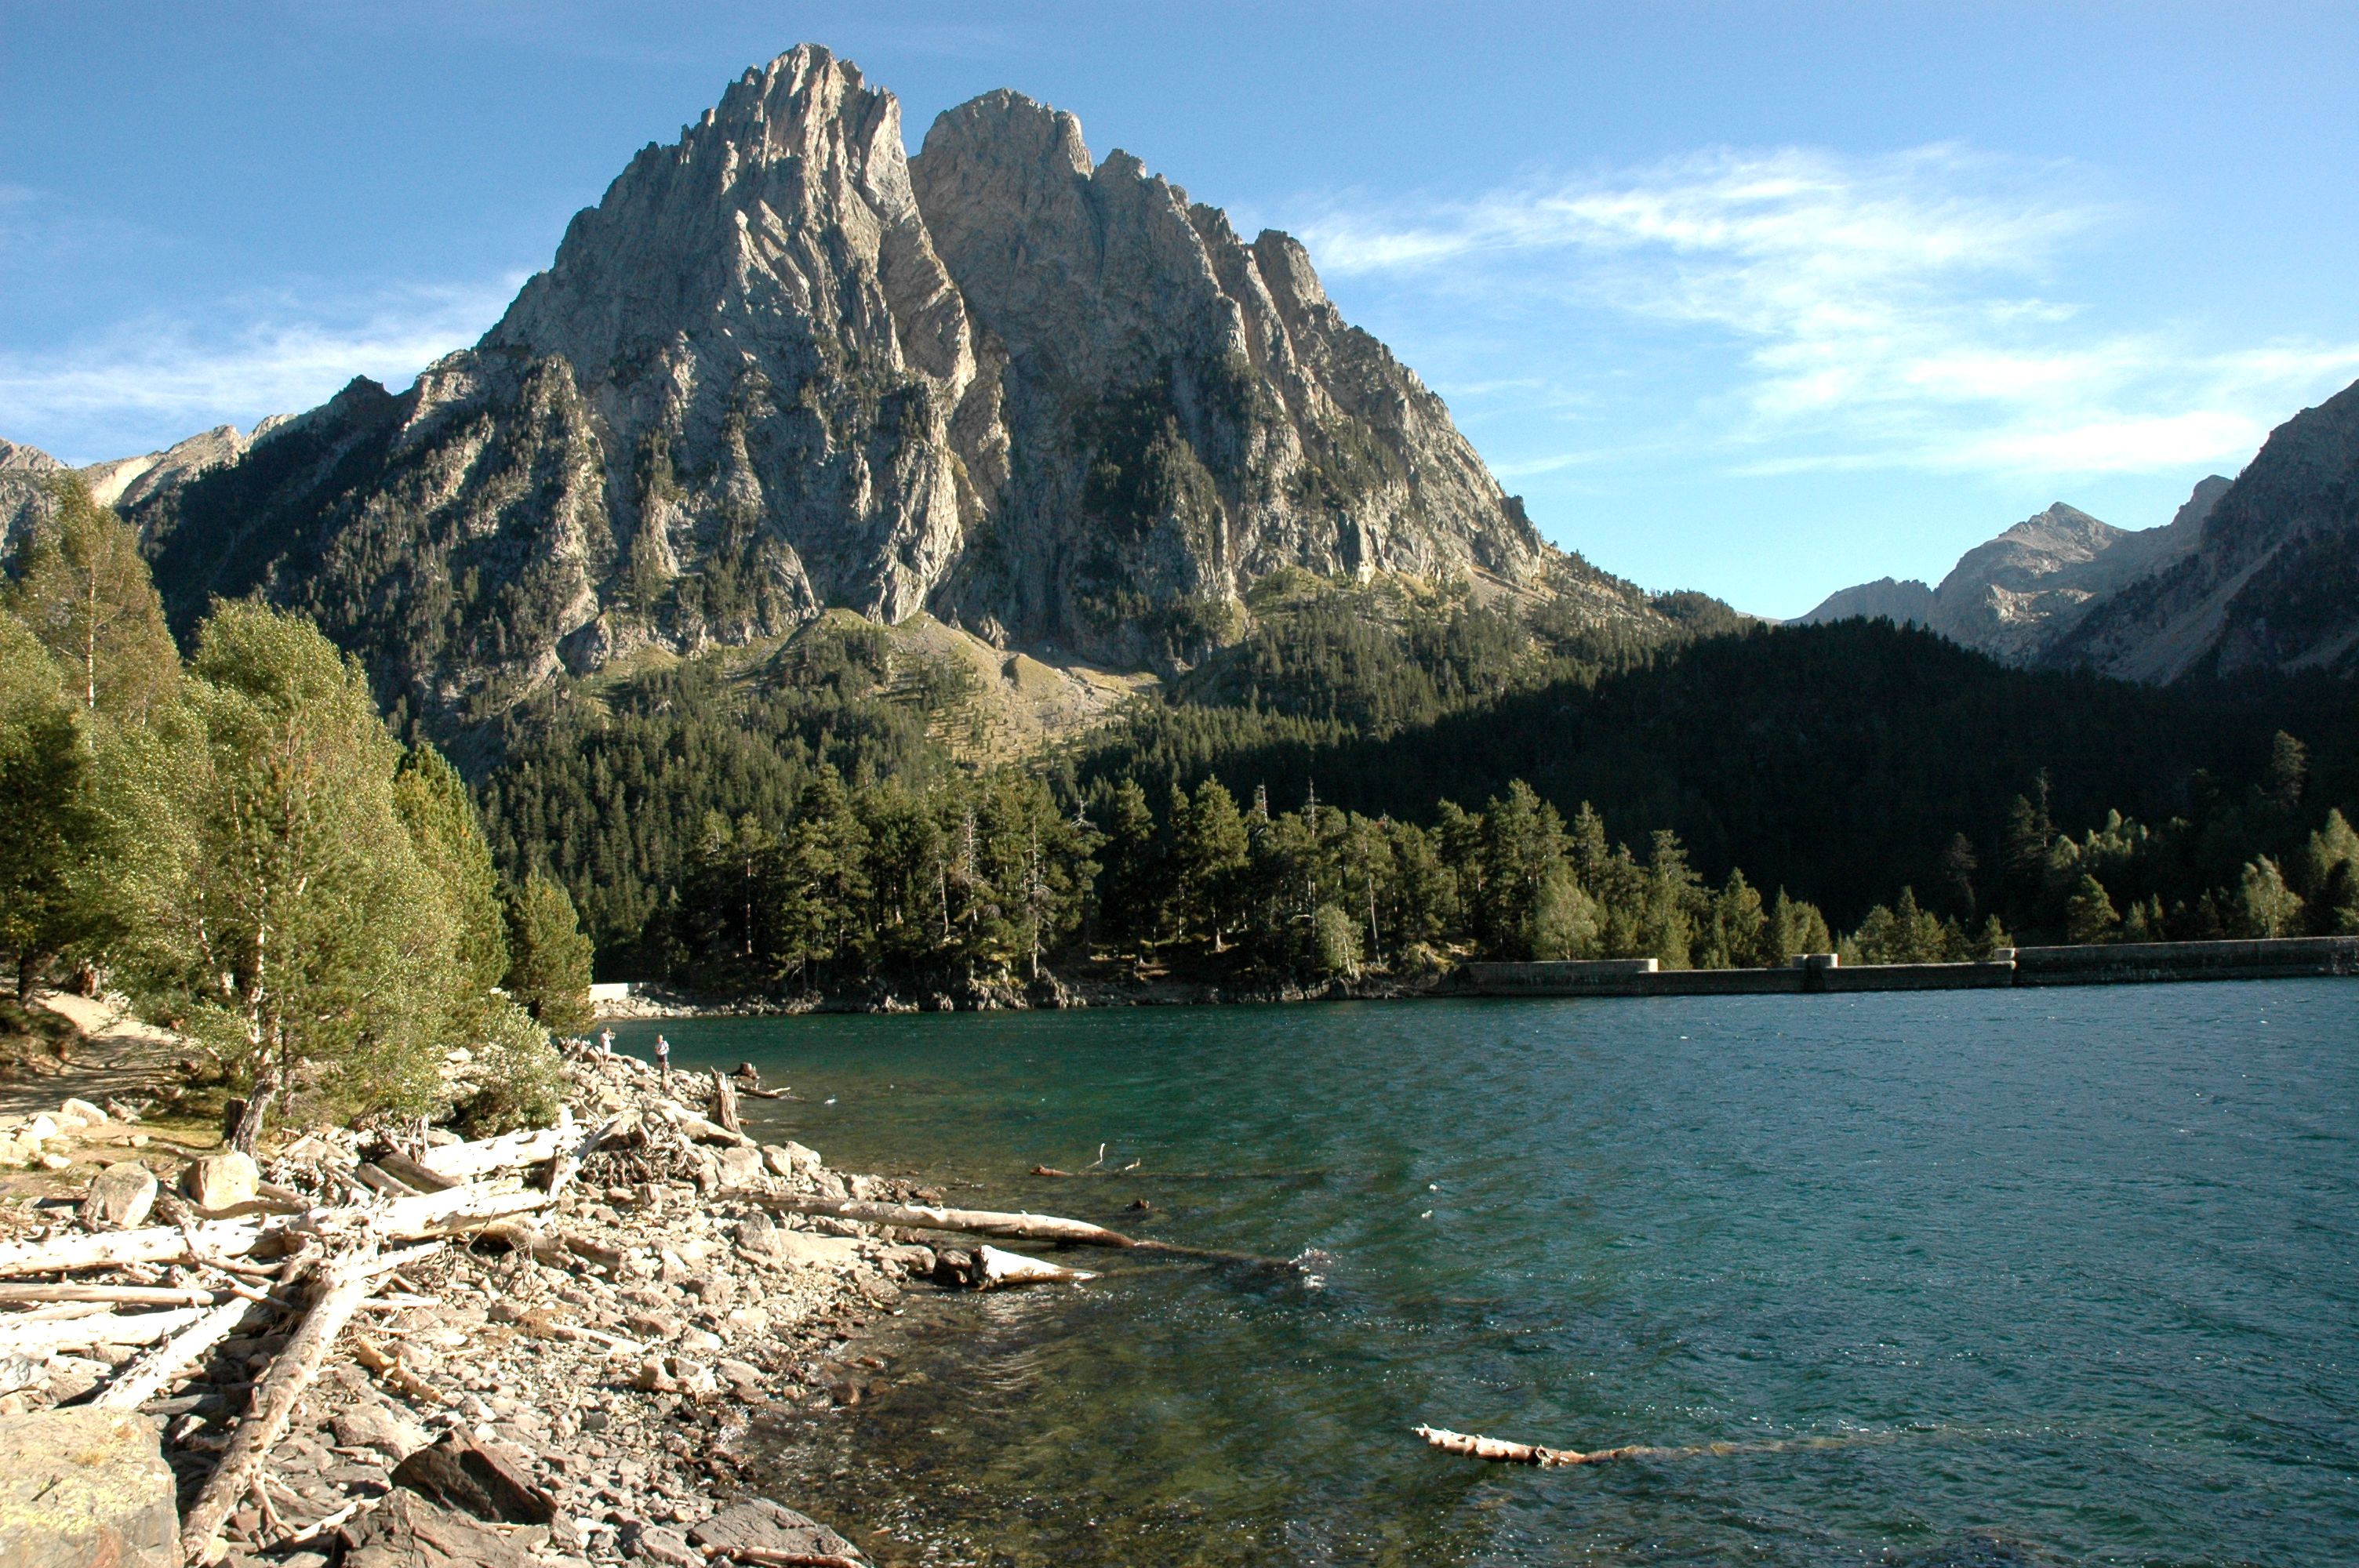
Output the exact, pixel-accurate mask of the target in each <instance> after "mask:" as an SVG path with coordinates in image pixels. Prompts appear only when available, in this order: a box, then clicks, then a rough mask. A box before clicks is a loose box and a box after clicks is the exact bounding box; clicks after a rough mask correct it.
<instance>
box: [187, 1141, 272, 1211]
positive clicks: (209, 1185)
mask: <svg viewBox="0 0 2359 1568" xmlns="http://www.w3.org/2000/svg"><path fill="white" fill-rule="evenodd" d="M261 1180H262V1172H261V1171H260V1170H259V1169H258V1168H257V1167H256V1166H255V1163H254V1157H253V1156H252V1155H250V1154H247V1153H245V1152H242V1151H240V1150H236V1149H232V1150H229V1151H227V1152H224V1153H220V1154H208V1155H206V1156H205V1157H204V1158H203V1159H201V1160H199V1161H197V1162H195V1163H194V1164H192V1165H190V1167H189V1172H188V1174H187V1176H186V1177H184V1178H183V1179H182V1184H183V1185H184V1186H186V1188H187V1189H188V1194H189V1201H190V1203H193V1204H195V1205H196V1206H198V1207H199V1208H201V1209H206V1210H211V1211H216V1212H217V1211H219V1210H222V1209H225V1208H235V1207H236V1206H238V1205H240V1204H243V1203H251V1202H253V1201H254V1194H255V1186H256V1185H257V1184H259V1183H260V1182H261Z"/></svg>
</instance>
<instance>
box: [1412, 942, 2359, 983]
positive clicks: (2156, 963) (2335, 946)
mask: <svg viewBox="0 0 2359 1568" xmlns="http://www.w3.org/2000/svg"><path fill="white" fill-rule="evenodd" d="M2321 975H2350V976H2359V936H2283V937H2273V938H2267V939H2258V938H2256V939H2254V940H2250V941H2240V942H2116V943H2104V944H2097V945H2092V946H2072V947H2001V948H1997V949H1995V951H1993V953H1992V954H1991V956H1990V957H1988V958H1987V959H1985V960H1984V961H1982V962H1980V963H1972V964H1849V965H1846V964H1843V963H1840V962H1838V961H1837V959H1836V957H1835V955H1833V954H1832V953H1808V954H1804V955H1802V956H1800V957H1797V958H1796V959H1795V960H1794V961H1793V962H1792V963H1791V964H1788V966H1787V967H1786V968H1782V969H1666V968H1662V967H1661V965H1660V964H1659V963H1658V961H1657V960H1655V959H1653V958H1594V959H1566V960H1563V961H1560V962H1553V963H1523V964H1515V963H1473V964H1463V965H1461V966H1460V967H1459V968H1458V971H1457V973H1456V975H1455V976H1454V977H1453V983H1452V985H1451V987H1449V988H1447V989H1451V990H1454V991H1456V992H1458V993H1459V994H1461V995H1465V994H1472V995H1475V996H1760V995H1770V996H1776V995H1802V994H1806V993H1816V992H1826V991H1898V990H1962V989H1976V988H1996V987H2001V986H2104V985H2146V984H2152V983H2154V982H2156V981H2160V980H2264V979H2302V978H2309V977H2315V976H2321Z"/></svg>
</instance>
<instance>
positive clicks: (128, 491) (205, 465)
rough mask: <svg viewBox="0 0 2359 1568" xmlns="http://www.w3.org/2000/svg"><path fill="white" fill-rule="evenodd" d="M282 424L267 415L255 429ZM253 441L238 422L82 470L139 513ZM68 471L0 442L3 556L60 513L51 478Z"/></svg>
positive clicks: (104, 496) (105, 495) (94, 485)
mask: <svg viewBox="0 0 2359 1568" xmlns="http://www.w3.org/2000/svg"><path fill="white" fill-rule="evenodd" d="M277 423H279V421H278V420H277V419H266V420H264V421H263V422H262V423H261V424H260V425H258V426H256V427H255V434H256V435H257V436H258V435H260V434H262V433H263V432H264V431H266V430H268V429H270V428H271V427H273V426H274V425H276V424H277ZM248 444H249V443H248V440H247V438H245V437H244V436H241V435H240V434H238V432H237V427H235V426H233V425H219V426H215V427H213V428H212V429H210V430H206V431H202V432H201V433H199V434H197V435H194V436H191V437H190V438H188V439H187V440H185V441H181V442H179V443H178V444H176V445H174V446H172V447H169V448H167V449H165V450H163V451H160V452H148V453H146V454H144V455H142V456H140V457H136V458H117V459H114V460H112V461H109V462H102V463H92V465H90V466H89V467H88V468H85V469H82V470H79V472H80V473H81V475H82V479H83V480H84V481H87V482H88V483H89V485H90V489H91V494H92V497H93V498H94V499H95V500H96V501H97V502H98V503H99V504H100V505H102V506H114V507H120V508H122V509H124V510H125V511H136V509H137V508H139V507H142V506H146V505H147V504H149V503H153V502H155V501H157V500H158V499H159V498H161V497H163V496H164V495H165V494H167V493H168V492H170V491H172V490H174V489H177V488H178V487H179V486H180V485H182V484H185V483H187V482H188V481H190V480H191V479H194V478H195V477H196V476H197V475H199V474H201V473H203V472H205V471H206V470H210V469H215V468H219V467H220V466H221V465H222V464H223V463H228V462H234V461H235V460H237V459H238V458H239V457H241V456H243V455H244V454H245V449H246V447H247V446H248ZM67 471H69V470H67V467H66V465H65V464H63V463H61V462H60V461H59V460H57V459H55V458H53V457H51V456H49V453H47V452H44V451H42V450H40V449H38V448H35V447H27V446H23V445H20V444H18V443H17V442H15V441H9V440H0V560H5V558H6V557H8V556H9V554H11V553H12V552H13V551H14V550H15V549H16V541H17V540H18V539H19V538H20V537H21V536H22V535H25V534H26V533H27V532H28V531H29V530H31V529H33V528H37V527H38V526H39V525H40V524H43V523H46V522H48V521H49V518H51V517H53V516H55V515H56V514H57V494H56V492H55V491H54V489H52V487H51V481H52V480H54V479H55V478H56V476H58V475H60V474H62V473H65V472H67Z"/></svg>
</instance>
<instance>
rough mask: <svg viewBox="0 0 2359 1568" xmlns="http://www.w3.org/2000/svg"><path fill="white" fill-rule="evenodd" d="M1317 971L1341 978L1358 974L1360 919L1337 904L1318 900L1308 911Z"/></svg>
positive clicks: (1348, 978)
mask: <svg viewBox="0 0 2359 1568" xmlns="http://www.w3.org/2000/svg"><path fill="white" fill-rule="evenodd" d="M1311 934H1312V945H1313V949H1314V951H1315V952H1316V954H1317V962H1318V967H1319V972H1320V973H1321V974H1322V975H1329V976H1332V977H1335V978H1337V979H1346V980H1356V979H1359V978H1360V961H1361V948H1360V922H1359V920H1358V918H1357V917H1356V916H1354V915H1353V914H1352V912H1351V911H1350V910H1348V909H1345V908H1344V907H1343V905H1341V904H1336V903H1322V904H1321V905H1320V906H1319V908H1318V909H1317V910H1316V911H1315V912H1314V913H1313V914H1312V915H1311Z"/></svg>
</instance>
